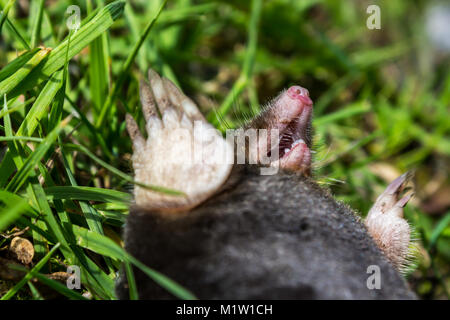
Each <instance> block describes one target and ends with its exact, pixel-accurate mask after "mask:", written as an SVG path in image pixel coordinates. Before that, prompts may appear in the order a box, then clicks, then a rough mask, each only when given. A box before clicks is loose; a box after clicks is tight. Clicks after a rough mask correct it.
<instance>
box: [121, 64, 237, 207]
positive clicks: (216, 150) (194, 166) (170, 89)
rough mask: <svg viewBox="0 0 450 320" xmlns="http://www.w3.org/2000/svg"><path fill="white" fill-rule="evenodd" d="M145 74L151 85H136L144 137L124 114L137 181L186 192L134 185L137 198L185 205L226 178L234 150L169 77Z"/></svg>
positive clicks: (142, 204) (150, 204)
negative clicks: (182, 194)
mask: <svg viewBox="0 0 450 320" xmlns="http://www.w3.org/2000/svg"><path fill="white" fill-rule="evenodd" d="M148 77H149V81H150V86H149V85H148V84H147V83H146V82H145V81H141V84H140V97H141V103H142V108H143V114H144V117H145V120H146V121H147V124H146V129H147V133H148V138H147V141H145V139H144V137H143V136H142V134H141V133H140V131H139V128H138V126H137V124H136V122H135V121H134V119H133V118H132V117H131V115H129V114H127V117H126V121H127V129H128V132H129V134H130V137H131V139H132V140H133V149H134V153H133V157H132V160H133V167H134V172H135V180H136V181H138V182H142V183H145V184H151V185H157V186H162V187H166V188H170V189H173V190H178V191H181V192H183V193H185V194H186V196H172V195H167V194H163V193H158V192H154V191H150V190H148V189H145V188H142V187H139V186H136V188H135V190H134V196H135V201H136V204H137V205H138V206H140V207H144V208H147V209H157V210H159V209H162V210H165V211H167V210H170V211H180V210H187V209H190V208H192V207H194V206H196V205H198V204H199V203H201V202H202V201H204V200H206V199H207V198H208V197H209V196H210V195H212V194H213V193H214V192H215V191H216V190H217V189H218V188H219V187H220V186H221V185H222V184H223V183H224V182H225V180H226V179H227V177H228V175H229V173H230V171H231V167H232V160H233V155H232V149H231V146H230V145H229V144H227V143H226V141H225V140H224V139H223V138H222V136H221V135H220V133H219V132H217V131H216V130H215V129H214V128H213V127H212V126H211V125H210V124H209V123H207V122H206V121H205V119H204V117H203V115H202V114H201V113H200V111H199V110H198V109H197V106H196V105H195V104H194V103H193V102H192V100H190V99H189V98H188V97H186V96H185V95H184V94H183V93H182V92H181V91H180V90H179V89H178V88H177V87H176V86H175V85H174V84H173V83H172V82H171V81H170V80H168V79H166V78H160V76H159V75H158V74H157V73H156V72H154V71H153V70H149V72H148ZM157 109H158V110H159V113H160V114H161V117H160V116H159V114H158V112H157ZM230 159H231V160H230Z"/></svg>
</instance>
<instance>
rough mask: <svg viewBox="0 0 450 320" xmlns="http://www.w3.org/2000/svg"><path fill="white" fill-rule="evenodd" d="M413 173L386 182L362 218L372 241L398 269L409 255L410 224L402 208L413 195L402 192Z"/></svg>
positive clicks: (401, 267)
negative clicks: (382, 190)
mask: <svg viewBox="0 0 450 320" xmlns="http://www.w3.org/2000/svg"><path fill="white" fill-rule="evenodd" d="M412 175H413V174H412V173H411V172H407V173H405V174H403V175H401V176H400V177H398V178H397V179H395V180H394V181H393V182H392V183H391V184H389V186H388V187H387V188H386V190H385V191H384V192H383V193H382V194H381V195H380V196H379V197H378V198H377V200H376V201H375V204H374V205H373V206H372V208H371V209H370V211H369V213H368V214H367V217H366V219H365V224H366V226H367V229H368V231H369V233H370V234H371V236H372V238H373V239H374V240H375V243H376V244H377V245H378V247H379V248H380V249H381V250H382V251H383V253H384V254H385V256H386V257H387V258H388V260H389V261H390V262H391V263H392V264H393V265H394V266H395V267H396V268H397V270H399V271H404V270H405V268H406V267H407V264H408V262H409V261H410V258H411V254H412V251H411V250H412V248H411V247H412V246H411V227H410V225H409V224H408V222H407V221H406V220H405V219H404V218H403V208H404V207H405V205H406V204H407V203H408V201H409V200H410V199H411V198H412V196H413V193H408V194H405V192H407V191H408V190H407V185H408V182H409V181H410V179H411V177H412Z"/></svg>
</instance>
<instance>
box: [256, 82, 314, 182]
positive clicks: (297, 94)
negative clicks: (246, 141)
mask: <svg viewBox="0 0 450 320" xmlns="http://www.w3.org/2000/svg"><path fill="white" fill-rule="evenodd" d="M312 105H313V102H312V100H311V98H310V97H309V92H308V90H307V89H305V88H303V87H300V86H292V87H290V88H289V89H287V90H284V91H282V92H281V93H280V94H279V95H278V96H277V97H276V98H275V99H273V100H272V101H271V102H269V104H268V105H267V107H266V108H265V110H264V111H263V112H262V113H261V114H260V115H259V116H258V117H256V118H255V119H254V120H253V121H252V122H251V123H250V125H249V127H251V128H254V129H267V130H268V134H267V139H261V138H260V139H259V140H258V145H257V150H256V148H253V150H250V154H253V155H257V159H258V160H259V162H262V161H261V159H263V158H267V157H268V158H270V161H271V162H270V163H271V165H273V164H276V165H279V166H280V167H281V168H283V169H288V170H294V171H296V172H301V173H303V174H307V175H308V174H309V173H310V167H311V150H310V148H311V118H312ZM260 137H261V135H260ZM250 148H251V147H250ZM274 152H275V156H274ZM276 154H277V155H276Z"/></svg>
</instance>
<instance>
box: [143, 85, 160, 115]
mask: <svg viewBox="0 0 450 320" xmlns="http://www.w3.org/2000/svg"><path fill="white" fill-rule="evenodd" d="M139 95H140V98H141V104H142V111H143V113H144V118H145V121H147V120H148V119H150V117H151V116H154V115H156V114H157V112H156V105H155V99H154V98H153V94H152V90H151V89H150V86H149V85H148V83H147V81H145V80H141V81H140V82H139Z"/></svg>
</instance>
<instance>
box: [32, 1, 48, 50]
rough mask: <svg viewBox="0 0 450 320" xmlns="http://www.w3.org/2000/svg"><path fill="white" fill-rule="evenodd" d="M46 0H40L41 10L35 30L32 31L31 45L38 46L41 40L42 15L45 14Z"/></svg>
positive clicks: (36, 20)
mask: <svg viewBox="0 0 450 320" xmlns="http://www.w3.org/2000/svg"><path fill="white" fill-rule="evenodd" d="M44 4H45V0H39V7H38V8H39V10H38V12H37V16H36V18H35V21H34V26H33V30H32V32H31V47H32V48H36V47H37V46H38V44H39V42H40V41H41V27H42V17H43V15H44Z"/></svg>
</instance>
